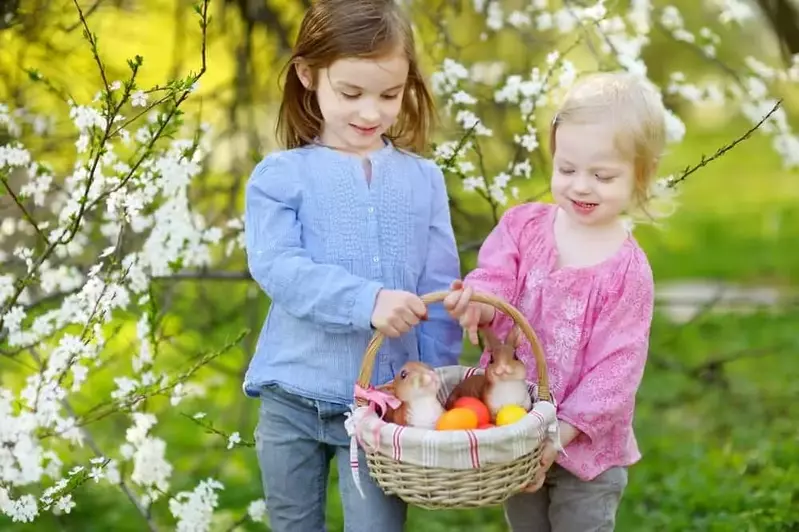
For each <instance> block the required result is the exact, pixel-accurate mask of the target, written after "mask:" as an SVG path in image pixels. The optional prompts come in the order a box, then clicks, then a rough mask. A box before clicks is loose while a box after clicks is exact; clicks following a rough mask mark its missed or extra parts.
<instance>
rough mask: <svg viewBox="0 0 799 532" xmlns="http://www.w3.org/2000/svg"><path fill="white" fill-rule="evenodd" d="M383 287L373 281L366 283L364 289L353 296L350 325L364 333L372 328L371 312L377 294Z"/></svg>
mask: <svg viewBox="0 0 799 532" xmlns="http://www.w3.org/2000/svg"><path fill="white" fill-rule="evenodd" d="M382 288H383V285H382V284H380V283H378V282H375V281H367V282H366V283H365V284H364V287H363V288H362V289H361V290H360V291H359V292H358V295H356V296H355V301H353V303H352V314H351V319H352V324H353V325H354V326H355V327H358V328H360V329H363V330H365V331H368V330H371V328H372V312H373V311H374V308H375V300H376V299H377V293H378V292H379V291H380V290H381V289H382Z"/></svg>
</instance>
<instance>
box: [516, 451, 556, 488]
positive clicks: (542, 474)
mask: <svg viewBox="0 0 799 532" xmlns="http://www.w3.org/2000/svg"><path fill="white" fill-rule="evenodd" d="M557 457H558V451H556V450H555V446H554V445H553V444H552V442H551V441H550V440H546V442H544V449H543V451H542V452H541V467H540V468H539V469H538V471H537V472H536V474H535V477H534V478H533V482H532V484H530V485H528V486H527V487H525V488H524V489H522V492H524V493H534V492H536V491H538V490H540V489H541V488H542V487H543V486H544V481H545V480H546V478H547V471H549V468H550V467H552V464H554V463H555V458H557Z"/></svg>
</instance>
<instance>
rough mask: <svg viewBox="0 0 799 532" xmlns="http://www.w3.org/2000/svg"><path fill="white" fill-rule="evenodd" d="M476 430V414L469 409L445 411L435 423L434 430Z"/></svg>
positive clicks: (460, 408)
mask: <svg viewBox="0 0 799 532" xmlns="http://www.w3.org/2000/svg"><path fill="white" fill-rule="evenodd" d="M476 428H477V414H475V413H474V411H473V410H471V409H469V408H463V407H459V408H453V409H451V410H447V411H446V412H444V413H443V414H441V417H439V418H438V423H436V430H467V429H476Z"/></svg>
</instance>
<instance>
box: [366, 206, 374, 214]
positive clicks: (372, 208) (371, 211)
mask: <svg viewBox="0 0 799 532" xmlns="http://www.w3.org/2000/svg"><path fill="white" fill-rule="evenodd" d="M366 210H367V211H369V212H370V213H373V212H375V208H374V207H369V208H368V209H366Z"/></svg>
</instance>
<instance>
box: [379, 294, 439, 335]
mask: <svg viewBox="0 0 799 532" xmlns="http://www.w3.org/2000/svg"><path fill="white" fill-rule="evenodd" d="M424 319H427V306H426V305H425V304H424V301H422V299H421V298H420V297H419V296H417V295H416V294H412V293H411V292H405V291H403V290H386V289H383V290H380V291H379V292H378V293H377V300H376V301H375V308H374V310H373V311H372V326H373V327H374V328H375V329H377V330H378V331H380V332H381V333H383V334H384V335H386V336H388V337H390V338H396V337H398V336H400V335H402V334H405V333H406V332H408V331H410V330H411V328H412V327H413V326H414V325H416V324H418V323H419V320H424Z"/></svg>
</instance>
